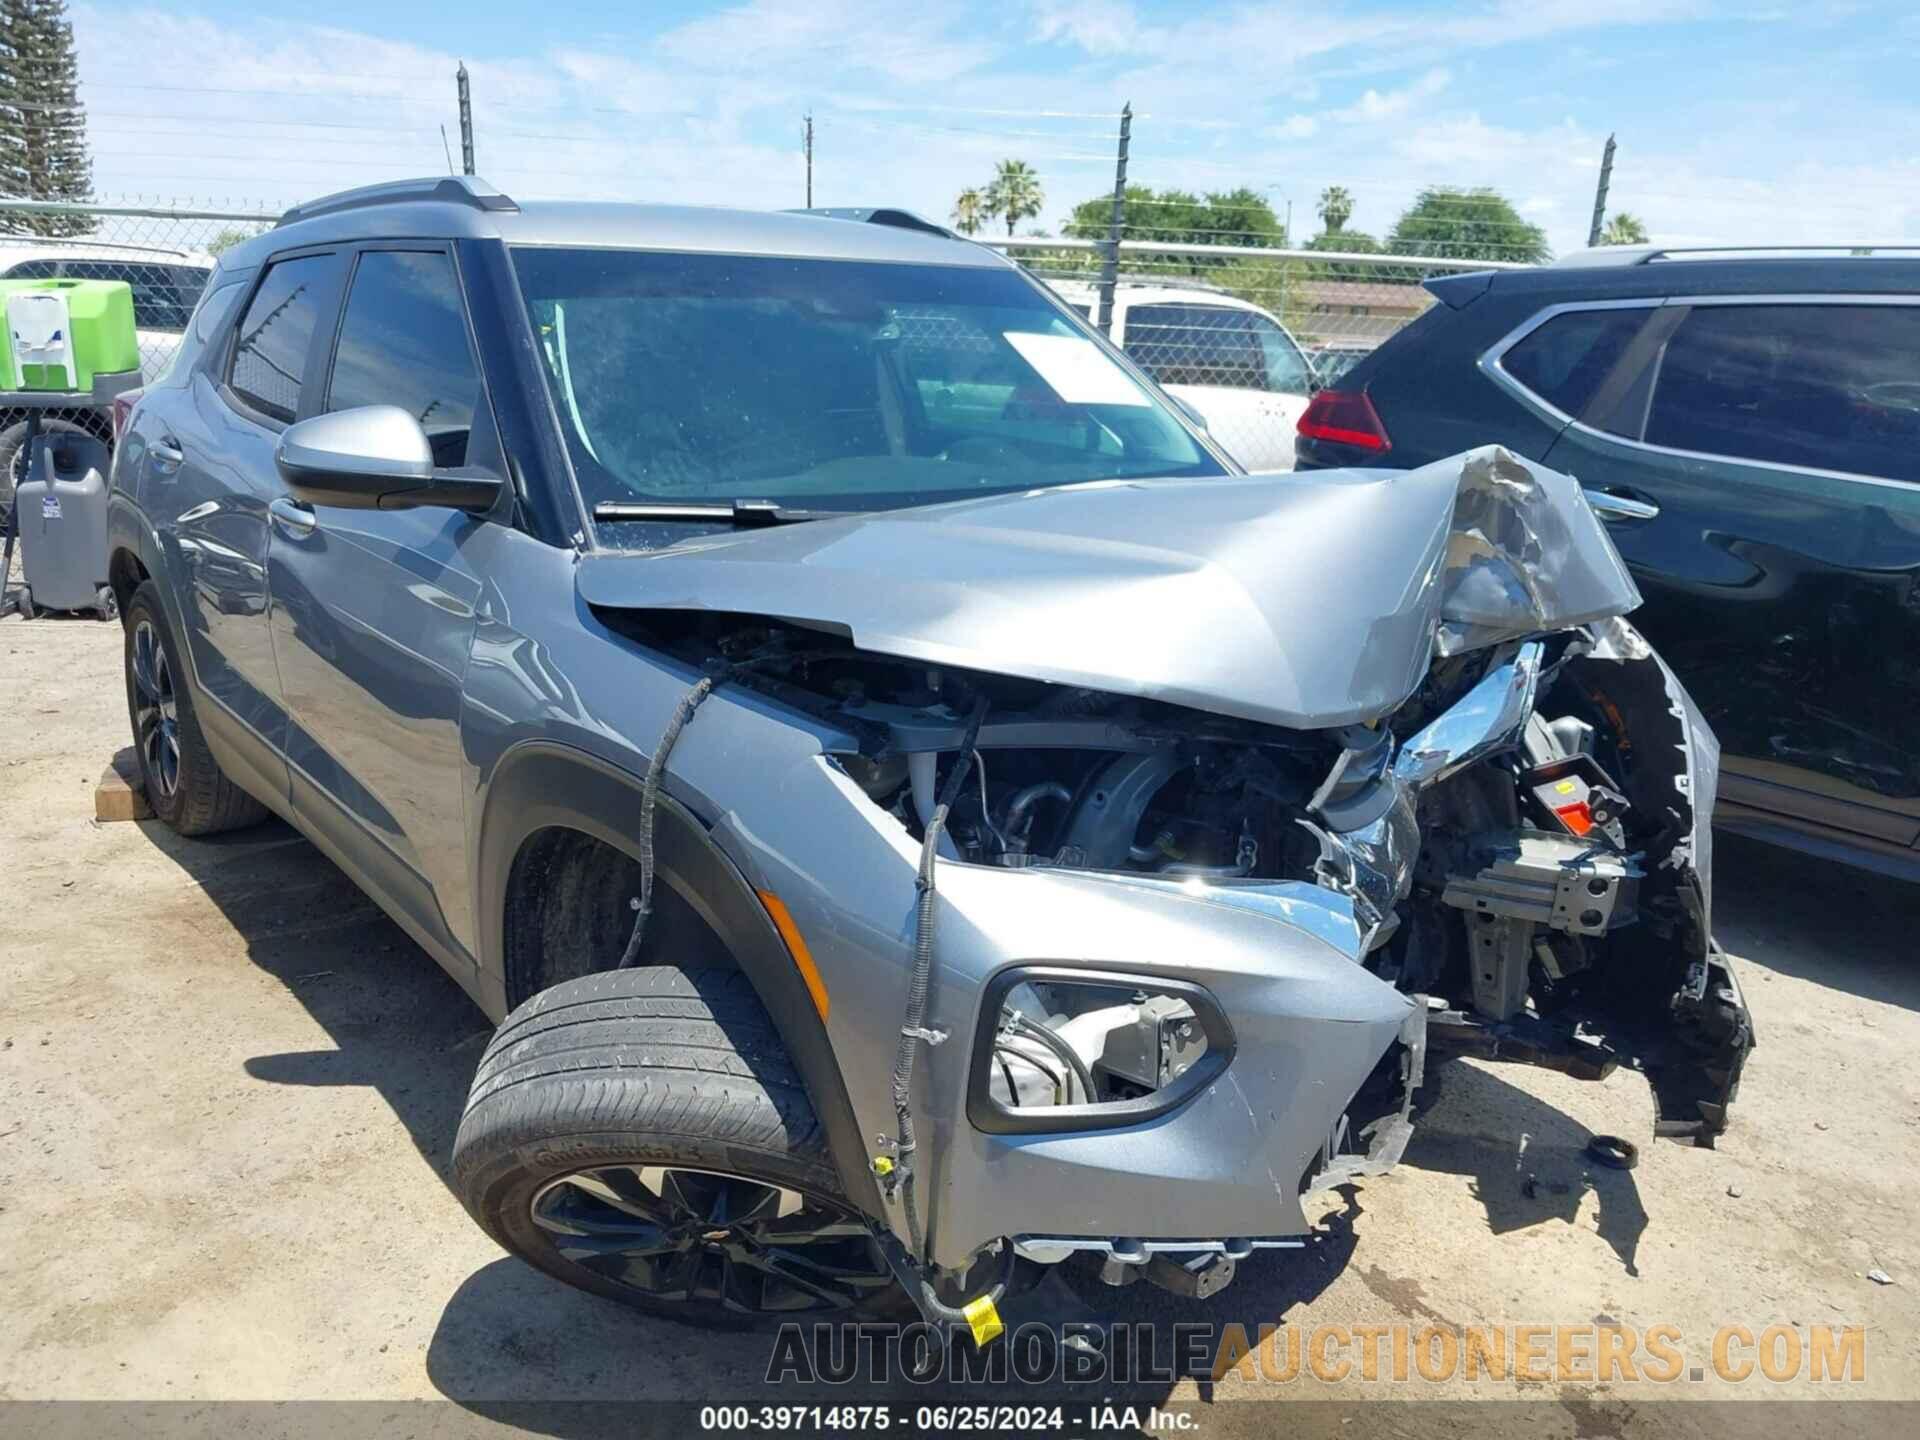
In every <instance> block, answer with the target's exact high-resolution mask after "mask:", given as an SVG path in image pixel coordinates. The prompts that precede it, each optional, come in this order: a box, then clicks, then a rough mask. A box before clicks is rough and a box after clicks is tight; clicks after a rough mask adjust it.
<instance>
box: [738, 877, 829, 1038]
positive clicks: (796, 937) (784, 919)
mask: <svg viewBox="0 0 1920 1440" xmlns="http://www.w3.org/2000/svg"><path fill="white" fill-rule="evenodd" d="M754 893H755V894H757V895H758V896H759V897H760V903H761V904H762V905H764V906H766V907H767V914H768V915H770V916H772V917H773V928H774V929H776V930H778V931H779V932H780V938H781V939H782V940H784V941H786V944H787V953H788V954H789V955H791V956H793V968H794V969H796V970H798V971H799V972H800V978H801V979H802V980H804V981H806V982H807V993H808V994H809V995H811V996H813V1008H814V1009H816V1010H818V1011H819V1012H820V1018H821V1019H822V1020H824V1019H826V1018H827V986H826V982H825V981H823V980H822V979H821V978H820V971H819V970H818V969H817V968H816V967H815V965H814V963H813V952H812V951H810V950H809V949H807V942H806V937H804V936H803V935H801V933H800V927H799V926H798V925H796V924H794V923H793V912H791V911H790V910H788V909H787V907H786V903H785V902H784V901H782V900H781V898H780V897H779V896H778V895H776V894H774V893H773V892H772V891H771V890H758V891H755V892H754Z"/></svg>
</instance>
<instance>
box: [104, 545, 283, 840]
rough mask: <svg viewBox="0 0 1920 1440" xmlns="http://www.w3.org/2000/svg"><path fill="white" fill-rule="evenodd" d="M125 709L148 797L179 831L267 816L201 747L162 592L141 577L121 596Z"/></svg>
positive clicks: (202, 831) (206, 831)
mask: <svg viewBox="0 0 1920 1440" xmlns="http://www.w3.org/2000/svg"><path fill="white" fill-rule="evenodd" d="M126 672H127V715H128V718H129V719H130V720H131V721H132V722H133V745H134V751H135V753H136V754H137V755H138V757H139V761H140V783H141V785H142V786H143V787H144V788H145V790H146V792H147V803H148V804H149V805H151V806H152V807H153V813H154V814H155V815H158V816H159V817H160V818H161V819H162V820H164V821H166V822H167V824H168V825H170V826H172V827H173V828H174V829H175V830H178V831H179V832H180V833H181V834H182V835H211V834H213V833H215V832H216V831H220V830H233V829H237V828H238V827H240V826H242V825H252V824H254V823H256V822H258V821H261V820H264V819H266V818H267V808H266V806H264V805H262V804H261V803H260V802H259V801H258V800H256V799H254V798H253V797H252V796H251V795H249V794H247V792H246V791H244V790H242V789H241V788H240V787H239V786H238V785H235V784H234V783H233V781H231V780H229V779H228V778H227V776H226V774H225V772H224V771H222V770H221V768H220V764H219V762H218V761H217V760H215V759H214V758H213V752H212V751H210V750H208V749H207V742H206V737H205V736H203V735H202V734H201V733H200V721H199V718H198V717H197V716H196V715H195V714H194V709H193V696H192V694H191V693H190V692H189V690H188V688H187V685H186V677H185V674H184V672H183V671H182V670H181V667H180V657H179V652H178V650H176V649H175V647H174V643H173V633H172V632H171V631H170V630H169V629H168V628H167V620H166V616H165V615H163V614H162V613H161V610H160V590H159V587H158V586H157V585H155V584H154V582H153V581H151V580H146V581H142V582H141V584H140V587H139V589H137V590H135V591H134V592H133V598H132V599H130V600H128V601H127V615H126Z"/></svg>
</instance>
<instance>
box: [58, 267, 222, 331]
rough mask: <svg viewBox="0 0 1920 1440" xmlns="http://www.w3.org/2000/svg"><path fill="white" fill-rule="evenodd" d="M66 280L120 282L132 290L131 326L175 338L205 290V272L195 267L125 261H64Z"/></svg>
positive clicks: (61, 270)
mask: <svg viewBox="0 0 1920 1440" xmlns="http://www.w3.org/2000/svg"><path fill="white" fill-rule="evenodd" d="M60 273H61V275H62V276H63V277H64V278H66V279H68V280H124V281H126V282H127V284H128V285H130V286H132V287H133V323H134V324H135V325H136V326H137V327H139V328H140V329H142V330H165V331H167V332H169V333H170V334H174V335H178V334H180V333H181V332H183V331H184V330H185V329H186V328H187V319H188V317H189V316H191V315H192V314H193V307H194V305H195V303H196V302H198V300H199V299H200V292H201V291H202V290H203V289H205V288H206V284H207V275H208V273H209V272H208V271H207V270H206V269H204V268H202V267H201V266H198V265H152V264H147V263H145V262H142V261H127V260H65V261H62V262H61V266H60Z"/></svg>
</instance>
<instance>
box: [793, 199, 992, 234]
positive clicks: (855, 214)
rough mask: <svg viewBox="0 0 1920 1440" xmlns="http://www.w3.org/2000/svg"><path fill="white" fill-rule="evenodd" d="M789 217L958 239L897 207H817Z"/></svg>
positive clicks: (939, 227)
mask: <svg viewBox="0 0 1920 1440" xmlns="http://www.w3.org/2000/svg"><path fill="white" fill-rule="evenodd" d="M787 214H789V215H818V216H819V217H820V218H821V219H823V220H852V221H854V222H856V223H857V224H861V225H891V226H893V227H894V228H895V229H896V230H919V231H923V232H924V233H926V234H928V235H939V236H941V237H943V238H945V239H948V240H953V239H957V238H958V237H957V236H955V235H954V233H953V232H952V231H951V230H949V229H947V228H946V226H944V225H936V224H934V223H933V221H931V220H927V219H924V218H923V217H921V216H919V215H916V214H914V213H913V211H911V210H902V209H900V208H898V207H897V206H882V207H878V208H871V209H864V208H860V207H857V206H853V207H850V206H828V207H815V208H814V209H811V210H789V211H787Z"/></svg>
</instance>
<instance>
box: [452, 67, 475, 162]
mask: <svg viewBox="0 0 1920 1440" xmlns="http://www.w3.org/2000/svg"><path fill="white" fill-rule="evenodd" d="M454 78H455V80H456V81H458V82H459V86H460V172H461V174H463V175H471V174H473V92H472V91H471V90H470V89H468V88H467V62H466V61H464V60H462V61H461V62H460V68H459V69H458V70H457V71H455V72H454Z"/></svg>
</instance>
